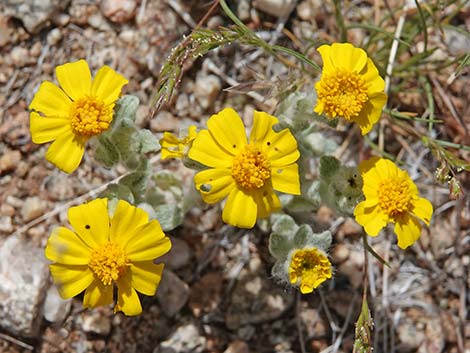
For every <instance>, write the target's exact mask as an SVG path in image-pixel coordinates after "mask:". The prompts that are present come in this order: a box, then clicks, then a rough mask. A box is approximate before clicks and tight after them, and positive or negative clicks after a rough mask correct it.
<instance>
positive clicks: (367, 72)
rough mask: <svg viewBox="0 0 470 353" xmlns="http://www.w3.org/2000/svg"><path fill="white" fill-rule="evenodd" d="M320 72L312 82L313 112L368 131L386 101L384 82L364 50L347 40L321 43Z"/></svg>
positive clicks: (377, 118) (376, 119) (378, 116)
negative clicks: (321, 68) (351, 123)
mask: <svg viewBox="0 0 470 353" xmlns="http://www.w3.org/2000/svg"><path fill="white" fill-rule="evenodd" d="M317 50H318V51H319V52H320V55H321V57H322V60H323V72H322V75H321V78H320V81H318V82H317V83H316V84H315V89H316V91H317V105H316V106H315V109H314V111H315V112H316V113H318V114H325V115H326V116H327V117H328V118H331V119H332V118H335V117H336V116H340V117H343V118H344V119H346V120H348V121H353V122H355V123H356V124H358V125H359V127H360V129H361V133H362V135H365V134H367V133H368V132H369V131H370V130H371V129H372V126H373V125H374V124H375V123H376V122H377V121H378V120H379V118H380V114H381V113H382V108H383V106H384V105H385V103H386V101H387V95H386V94H385V93H384V87H385V83H384V80H383V79H382V78H381V77H380V76H379V72H378V70H377V68H376V67H375V65H374V63H373V62H372V60H371V59H370V58H368V57H367V54H366V52H365V51H364V50H363V49H360V48H355V47H354V46H353V45H352V44H349V43H333V44H332V45H322V46H321V47H319V48H318V49H317Z"/></svg>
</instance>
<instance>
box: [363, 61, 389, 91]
mask: <svg viewBox="0 0 470 353" xmlns="http://www.w3.org/2000/svg"><path fill="white" fill-rule="evenodd" d="M361 76H362V78H363V79H364V81H365V82H366V85H367V91H368V93H369V94H372V93H376V92H383V91H384V89H385V81H384V80H383V78H382V77H380V75H379V71H378V70H377V67H375V64H374V62H373V61H372V60H371V59H370V58H368V59H367V65H366V66H365V67H364V69H363V70H362V72H361Z"/></svg>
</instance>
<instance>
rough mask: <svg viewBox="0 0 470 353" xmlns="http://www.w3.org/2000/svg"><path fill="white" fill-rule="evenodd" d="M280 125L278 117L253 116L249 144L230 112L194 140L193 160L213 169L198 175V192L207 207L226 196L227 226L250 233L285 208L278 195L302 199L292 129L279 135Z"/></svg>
mask: <svg viewBox="0 0 470 353" xmlns="http://www.w3.org/2000/svg"><path fill="white" fill-rule="evenodd" d="M277 123H278V120H277V118H275V117H274V116H271V115H269V114H267V113H264V112H258V111H255V113H254V119H253V127H252V131H251V135H250V139H249V142H248V143H247V138H246V133H245V127H244V126H243V122H242V120H241V119H240V117H239V116H238V114H237V113H236V112H235V111H234V110H233V109H231V108H226V109H224V110H222V111H221V112H219V113H218V114H216V115H212V116H211V117H210V118H209V120H208V121H207V127H208V130H202V131H200V132H199V133H198V135H197V137H196V139H195V140H194V141H193V145H192V147H191V149H190V150H189V154H188V156H189V158H191V159H193V160H195V161H197V162H199V163H202V164H204V165H206V166H208V167H210V169H207V170H203V171H201V172H199V173H197V174H196V175H195V177H194V182H195V184H196V188H197V190H199V191H200V192H201V195H202V198H203V200H204V201H205V202H207V203H211V204H212V203H216V202H219V201H221V200H223V199H224V198H226V197H227V196H228V198H227V202H226V204H225V207H224V210H223V213H222V218H223V220H224V222H226V223H228V224H231V225H233V226H236V227H241V228H252V227H253V226H254V225H255V223H256V220H257V219H258V218H264V217H267V216H269V214H271V212H273V211H275V210H277V209H279V208H280V207H281V204H280V201H279V198H278V196H277V195H276V194H275V193H274V190H277V191H281V192H285V193H289V194H295V195H298V194H300V182H299V170H298V165H297V163H296V161H297V159H298V158H299V156H300V153H299V150H298V149H297V141H296V140H295V138H294V136H293V135H292V134H291V132H290V131H289V130H288V129H284V130H282V131H280V132H275V131H274V130H273V129H272V127H273V125H275V124H277Z"/></svg>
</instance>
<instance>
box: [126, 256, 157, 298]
mask: <svg viewBox="0 0 470 353" xmlns="http://www.w3.org/2000/svg"><path fill="white" fill-rule="evenodd" d="M163 267H164V265H163V264H158V265H156V264H154V263H153V261H142V262H134V263H133V264H132V265H131V267H130V269H129V270H130V271H131V274H132V275H131V278H132V282H131V285H132V287H133V288H135V289H136V290H137V291H138V292H140V293H142V294H145V295H154V294H155V292H156V291H157V287H158V285H159V283H160V280H161V278H162V272H163Z"/></svg>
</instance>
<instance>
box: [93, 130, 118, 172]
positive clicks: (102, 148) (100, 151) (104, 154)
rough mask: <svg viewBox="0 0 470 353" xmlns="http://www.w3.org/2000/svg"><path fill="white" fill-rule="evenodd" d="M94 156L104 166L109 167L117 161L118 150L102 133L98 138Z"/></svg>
mask: <svg viewBox="0 0 470 353" xmlns="http://www.w3.org/2000/svg"><path fill="white" fill-rule="evenodd" d="M94 157H95V159H96V160H97V161H98V162H100V163H101V164H102V165H103V166H105V167H106V168H111V167H112V166H113V165H115V164H116V163H117V162H119V151H118V149H117V148H116V146H115V145H114V144H113V143H112V142H111V140H110V139H109V137H107V136H105V135H102V136H100V137H99V138H98V145H97V147H96V150H95V154H94Z"/></svg>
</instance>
